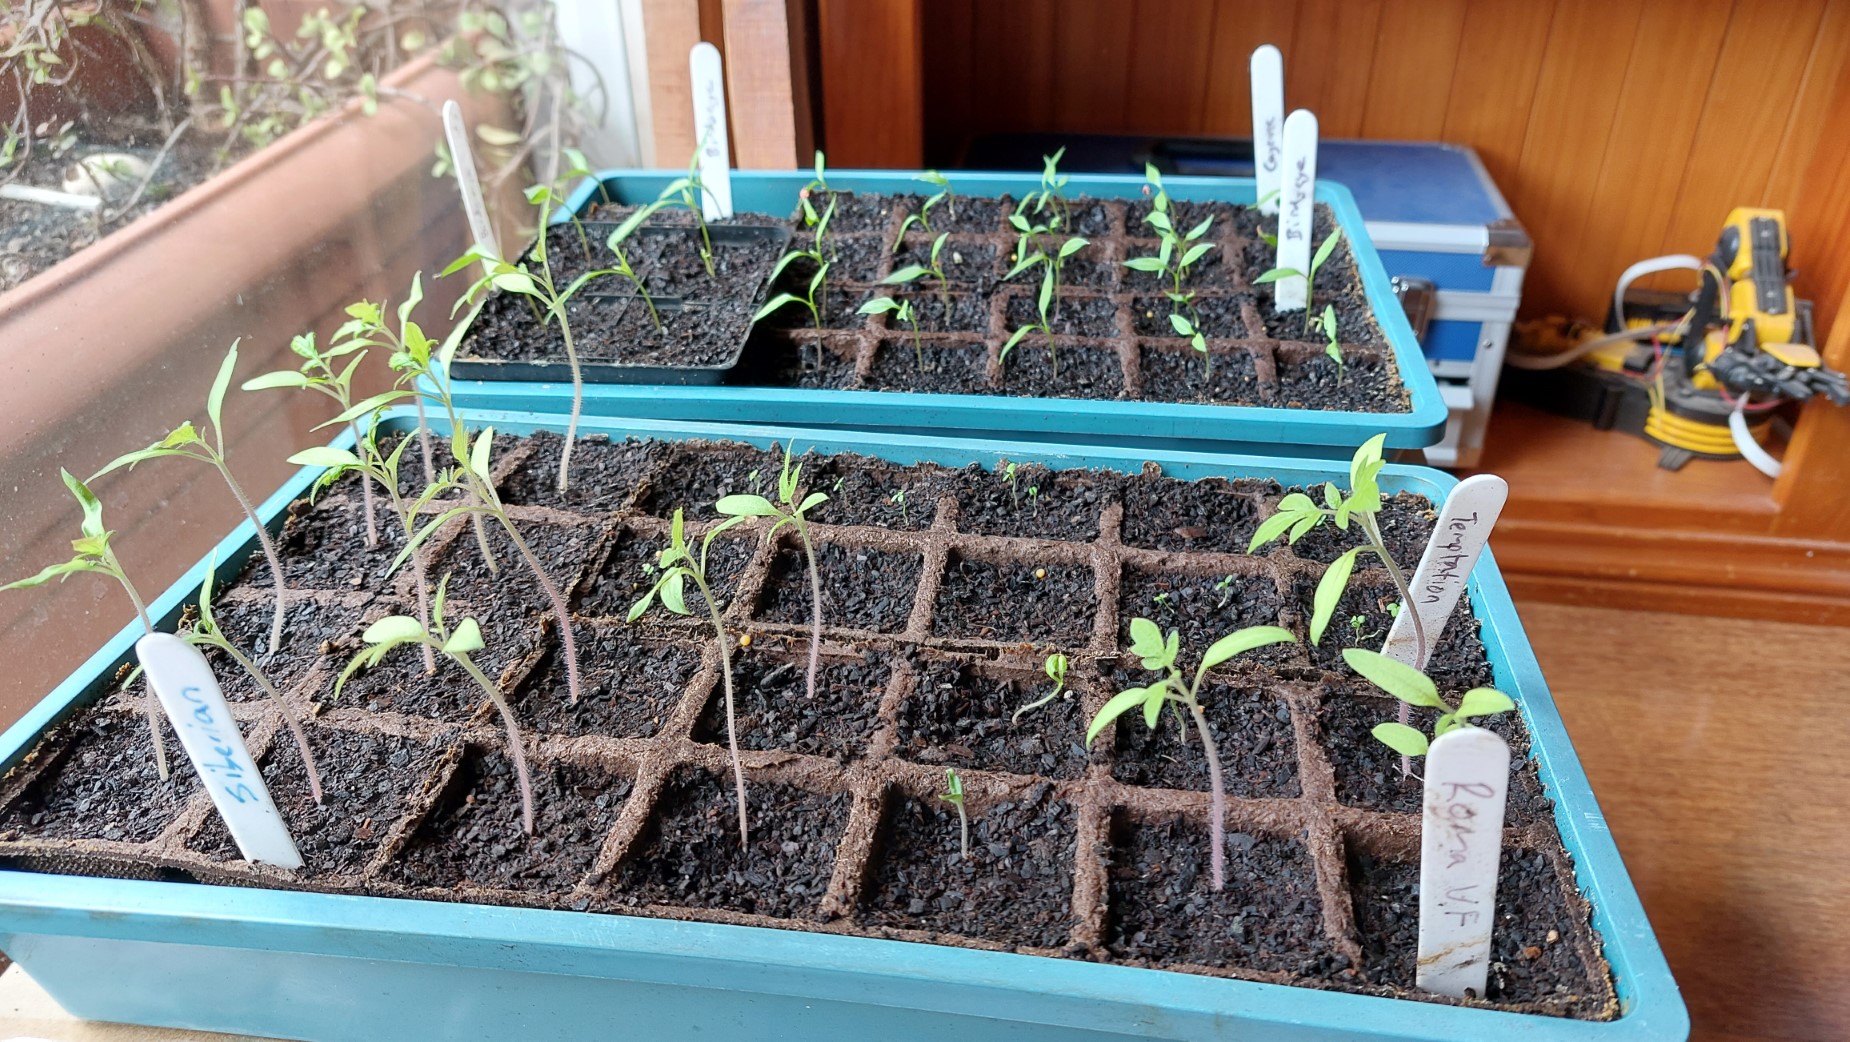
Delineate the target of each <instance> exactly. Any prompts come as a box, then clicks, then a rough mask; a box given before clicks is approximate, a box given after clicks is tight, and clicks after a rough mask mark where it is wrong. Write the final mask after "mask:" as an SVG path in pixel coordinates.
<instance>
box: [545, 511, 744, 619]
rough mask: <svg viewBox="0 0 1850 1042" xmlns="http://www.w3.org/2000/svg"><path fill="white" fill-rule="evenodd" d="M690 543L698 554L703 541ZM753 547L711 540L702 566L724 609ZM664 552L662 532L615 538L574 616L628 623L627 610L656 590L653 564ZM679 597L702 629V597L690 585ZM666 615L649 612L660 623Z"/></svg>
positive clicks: (736, 539) (629, 532)
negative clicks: (604, 617) (650, 591)
mask: <svg viewBox="0 0 1850 1042" xmlns="http://www.w3.org/2000/svg"><path fill="white" fill-rule="evenodd" d="M690 541H691V542H693V543H694V552H695V553H696V554H698V553H699V552H700V547H699V544H700V542H702V541H704V540H690ZM756 545H757V544H756V541H755V540H753V539H750V538H741V537H733V536H730V535H724V536H720V537H719V538H717V539H715V540H713V542H712V544H711V545H710V546H709V548H708V551H707V560H706V576H707V585H708V587H709V588H710V589H712V591H713V596H714V597H716V598H717V599H718V600H719V601H720V604H721V606H722V608H723V607H724V606H725V605H728V604H730V603H731V602H732V591H733V588H734V585H735V583H736V582H737V580H738V577H739V573H740V572H741V571H742V570H743V569H744V568H745V563H746V562H747V561H749V560H751V557H752V553H753V552H754V550H755V549H756ZM667 547H668V534H667V533H666V532H663V533H662V534H660V535H644V534H642V533H641V532H637V531H634V530H631V529H625V530H624V531H623V532H622V533H621V534H619V535H618V536H617V537H616V545H615V546H614V547H612V548H611V551H610V555H609V556H608V557H606V558H605V559H604V561H603V563H602V564H601V565H600V566H599V567H598V570H597V573H596V574H595V575H594V576H593V577H592V578H591V580H590V589H589V591H588V592H586V593H585V595H584V597H582V598H581V599H580V600H579V601H578V603H577V604H576V605H575V606H574V611H575V612H576V613H577V614H579V615H590V616H607V617H615V618H618V619H622V618H625V617H627V616H628V615H629V611H630V606H631V605H633V604H635V603H636V601H637V600H638V599H639V598H641V597H642V596H643V595H644V594H646V593H648V592H649V589H650V588H651V587H653V586H654V585H655V581H656V579H657V578H658V577H659V575H660V573H659V571H658V570H657V568H656V562H657V561H658V560H659V559H660V557H661V552H662V551H663V550H665V549H667ZM683 595H684V596H685V598H686V602H687V610H688V611H690V612H692V613H693V615H692V616H690V618H692V619H694V620H696V621H697V622H699V623H701V624H705V622H706V604H707V599H706V597H705V596H703V595H702V594H701V592H700V590H699V589H698V588H697V587H696V586H695V585H694V583H693V582H692V581H691V580H690V581H688V582H686V583H685V584H684V588H683ZM657 603H658V604H659V600H658V602H657ZM666 614H667V612H666V609H663V608H660V607H657V608H655V609H653V610H652V611H651V615H650V617H651V618H653V619H658V620H659V619H660V618H661V617H662V616H664V615H666Z"/></svg>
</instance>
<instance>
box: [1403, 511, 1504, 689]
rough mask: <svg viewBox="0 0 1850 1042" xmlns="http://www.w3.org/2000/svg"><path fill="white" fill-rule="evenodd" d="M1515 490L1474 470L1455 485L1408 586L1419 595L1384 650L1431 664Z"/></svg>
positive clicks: (1418, 665)
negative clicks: (1422, 638)
mask: <svg viewBox="0 0 1850 1042" xmlns="http://www.w3.org/2000/svg"><path fill="white" fill-rule="evenodd" d="M1509 495H1510V487H1509V484H1508V483H1507V482H1505V481H1504V480H1503V479H1502V478H1500V477H1497V476H1496V475H1495V474H1474V475H1472V476H1471V477H1468V478H1466V479H1464V480H1463V481H1460V482H1459V483H1458V487H1456V488H1454V489H1452V494H1451V495H1450V496H1448V497H1446V500H1445V506H1444V507H1443V508H1441V509H1440V511H1439V520H1438V521H1436V522H1434V523H1433V529H1432V539H1431V540H1429V541H1428V542H1427V544H1426V552H1425V554H1423V555H1422V556H1421V557H1420V566H1419V567H1418V568H1416V569H1415V570H1414V572H1413V581H1412V582H1411V583H1410V584H1409V585H1408V591H1407V592H1408V593H1410V594H1412V596H1413V604H1412V605H1411V610H1408V609H1409V606H1408V605H1402V606H1401V610H1400V614H1399V615H1396V616H1395V617H1394V625H1393V627H1392V628H1390V629H1389V630H1388V637H1387V643H1385V644H1383V645H1382V646H1381V653H1382V654H1383V655H1389V656H1392V657H1394V658H1396V659H1399V660H1400V661H1402V662H1405V663H1406V664H1407V665H1409V666H1412V667H1413V668H1415V669H1425V668H1426V660H1427V659H1429V658H1431V657H1432V651H1433V648H1434V647H1435V646H1436V645H1437V644H1438V643H1439V636H1440V634H1442V633H1443V632H1444V631H1445V624H1446V621H1447V620H1449V619H1450V618H1451V617H1452V609H1453V608H1455V607H1457V605H1458V598H1459V597H1460V596H1461V595H1463V594H1464V592H1465V587H1466V586H1467V585H1468V584H1469V583H1470V580H1471V569H1472V568H1473V567H1474V566H1475V565H1476V564H1477V559H1478V555H1479V554H1481V553H1483V552H1484V544H1485V543H1487V542H1489V541H1490V530H1491V529H1492V528H1493V527H1495V525H1496V523H1497V517H1498V516H1499V515H1500V514H1502V513H1503V504H1504V502H1505V501H1506V500H1508V499H1509ZM1416 617H1417V618H1418V619H1419V622H1420V630H1421V631H1423V633H1424V636H1425V638H1426V640H1425V647H1424V648H1421V647H1420V646H1419V645H1420V640H1419V637H1420V635H1421V634H1420V633H1416V632H1415V630H1414V626H1413V620H1414V619H1415V618H1416Z"/></svg>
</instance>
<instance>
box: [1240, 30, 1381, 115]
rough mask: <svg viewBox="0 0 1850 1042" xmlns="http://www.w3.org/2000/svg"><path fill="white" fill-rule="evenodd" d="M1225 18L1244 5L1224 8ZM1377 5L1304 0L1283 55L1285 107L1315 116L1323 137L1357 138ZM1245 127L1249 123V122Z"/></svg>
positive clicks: (1364, 106) (1371, 59) (1371, 61)
mask: <svg viewBox="0 0 1850 1042" xmlns="http://www.w3.org/2000/svg"><path fill="white" fill-rule="evenodd" d="M1224 7H1225V10H1224V12H1223V15H1224V16H1225V17H1239V16H1240V15H1241V13H1242V12H1243V11H1244V10H1246V5H1236V4H1230V3H1229V4H1224ZM1381 7H1382V5H1381V0H1305V2H1303V3H1300V4H1299V5H1298V7H1297V13H1298V20H1297V25H1296V26H1295V27H1294V28H1293V29H1292V33H1291V46H1290V47H1289V48H1284V47H1282V45H1281V49H1282V50H1284V52H1285V108H1286V110H1287V111H1289V110H1291V109H1304V108H1307V109H1310V110H1311V111H1313V112H1315V113H1316V114H1317V129H1318V132H1319V133H1320V134H1321V135H1322V136H1323V137H1332V138H1334V137H1359V136H1361V133H1362V115H1363V113H1364V112H1365V111H1366V110H1367V107H1368V76H1369V70H1370V69H1371V68H1372V67H1373V65H1374V61H1375V32H1376V29H1377V27H1378V26H1379V25H1380V24H1381ZM1248 122H1251V120H1250V118H1249V119H1248Z"/></svg>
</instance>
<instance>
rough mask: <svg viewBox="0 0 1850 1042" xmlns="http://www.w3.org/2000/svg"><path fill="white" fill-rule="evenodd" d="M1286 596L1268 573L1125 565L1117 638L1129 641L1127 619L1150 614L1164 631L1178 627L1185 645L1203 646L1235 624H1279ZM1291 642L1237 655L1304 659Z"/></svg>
mask: <svg viewBox="0 0 1850 1042" xmlns="http://www.w3.org/2000/svg"><path fill="white" fill-rule="evenodd" d="M1283 609H1284V598H1282V597H1280V596H1279V595H1278V587H1277V585H1276V584H1275V581H1274V580H1273V578H1272V576H1271V574H1270V573H1267V572H1258V573H1246V572H1227V573H1223V574H1220V575H1214V574H1209V575H1191V574H1188V573H1186V572H1171V571H1147V570H1145V569H1142V568H1138V567H1133V566H1126V567H1125V568H1124V570H1123V578H1122V579H1121V580H1120V582H1119V585H1118V639H1119V642H1120V643H1121V644H1122V645H1123V646H1125V647H1129V646H1130V640H1131V636H1130V635H1131V620H1133V619H1139V618H1142V619H1149V620H1150V621H1151V622H1154V623H1156V625H1157V627H1158V628H1160V629H1161V630H1162V631H1163V632H1164V633H1168V632H1169V631H1170V630H1176V631H1178V632H1179V633H1181V635H1182V646H1183V647H1185V648H1205V647H1207V646H1208V645H1210V644H1212V643H1214V642H1215V641H1217V640H1219V639H1220V638H1222V637H1224V636H1226V635H1227V634H1229V633H1232V632H1233V631H1234V630H1239V629H1245V628H1246V627H1248V626H1277V625H1280V624H1282V622H1283V621H1284V619H1283V615H1282V612H1283ZM1303 658H1304V653H1303V651H1302V649H1300V648H1299V647H1298V646H1297V645H1295V644H1278V645H1273V646H1272V647H1269V648H1261V649H1259V650H1256V651H1252V652H1249V653H1248V654H1247V655H1244V656H1242V657H1241V659H1240V661H1241V662H1248V661H1255V660H1256V661H1260V662H1264V663H1266V664H1268V665H1282V664H1286V663H1291V662H1298V661H1302V660H1303Z"/></svg>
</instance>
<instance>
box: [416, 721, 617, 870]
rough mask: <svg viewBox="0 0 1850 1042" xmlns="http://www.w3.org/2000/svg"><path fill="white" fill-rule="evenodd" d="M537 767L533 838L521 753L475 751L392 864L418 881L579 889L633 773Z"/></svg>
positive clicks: (557, 764) (555, 765) (569, 766)
mask: <svg viewBox="0 0 1850 1042" xmlns="http://www.w3.org/2000/svg"><path fill="white" fill-rule="evenodd" d="M529 770H530V771H531V772H532V776H533V804H534V806H533V813H534V831H533V835H527V834H526V833H525V832H523V831H522V829H521V802H520V790H519V788H518V786H517V785H516V784H515V768H514V763H513V761H512V759H511V758H510V757H508V756H507V755H506V754H505V753H502V752H499V751H491V750H489V749H481V748H471V749H470V750H469V752H468V754H467V755H465V756H464V757H463V760H462V763H461V764H460V765H459V766H458V767H457V769H456V773H455V775H454V776H453V777H452V778H451V779H450V782H449V785H448V786H447V789H446V791H445V792H444V794H443V796H442V798H441V799H439V800H438V802H437V805H436V807H435V808H434V810H433V812H432V813H431V814H430V816H429V817H427V818H425V819H424V824H423V825H422V826H421V827H419V829H418V830H417V832H415V833H413V834H412V836H411V840H410V842H408V843H407V844H405V848H404V849H403V850H402V851H400V852H399V854H398V857H396V858H394V859H393V860H392V863H391V866H392V867H391V868H390V869H389V870H388V871H389V872H390V873H391V874H392V875H395V876H397V877H398V878H399V879H401V880H403V881H404V882H405V883H406V884H408V885H410V886H417V887H426V886H429V887H455V888H457V889H460V890H470V889H477V888H481V889H489V890H519V891H522V892H536V891H537V892H539V893H561V892H564V891H568V890H570V889H571V888H572V887H573V885H575V884H576V883H577V882H578V879H579V877H580V876H583V875H584V874H585V871H586V870H587V869H589V868H590V867H591V860H592V859H593V858H594V857H596V855H597V852H598V844H599V843H600V842H601V841H602V840H603V837H604V836H605V835H606V834H607V833H609V831H610V827H611V825H613V824H614V823H615V822H616V820H617V815H618V814H619V813H621V812H622V810H623V802H624V800H625V799H626V798H627V797H628V796H629V794H630V783H629V780H628V779H627V778H623V777H620V776H614V775H611V774H610V773H608V772H606V771H603V770H600V769H598V768H593V767H584V766H580V765H578V764H573V763H565V762H554V763H530V764H529Z"/></svg>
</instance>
